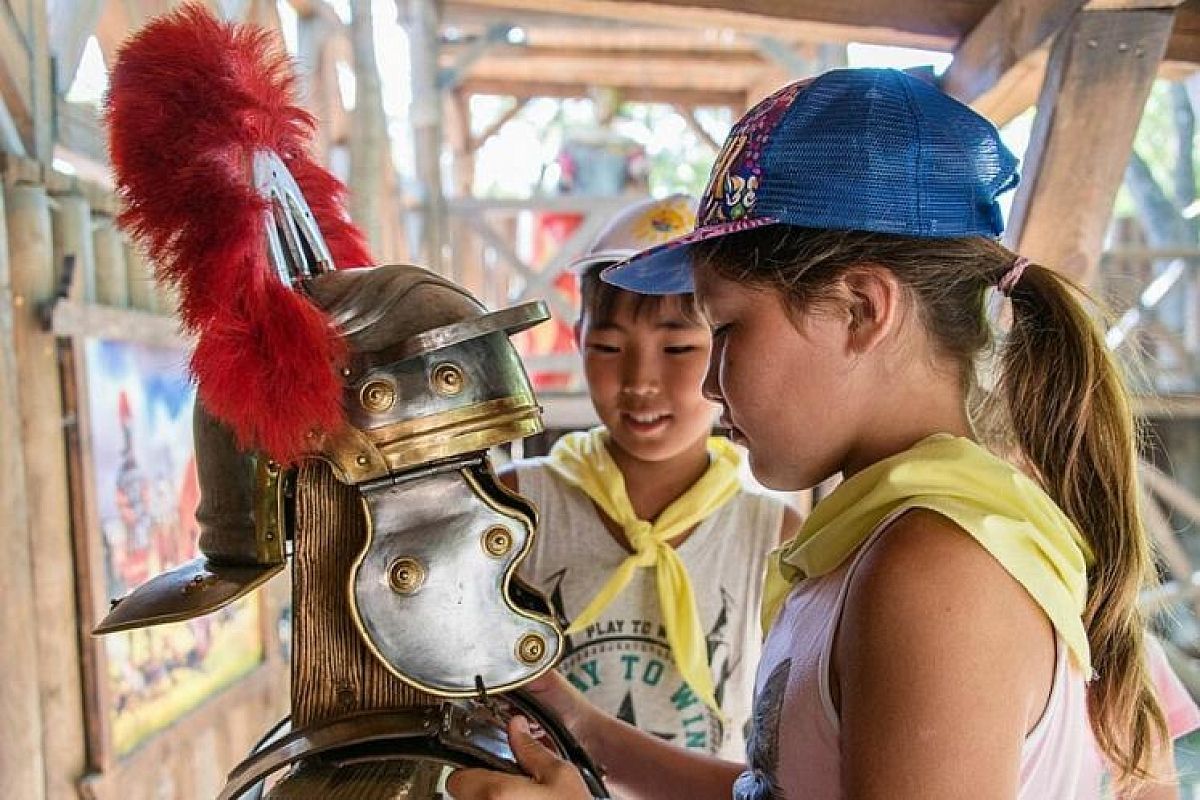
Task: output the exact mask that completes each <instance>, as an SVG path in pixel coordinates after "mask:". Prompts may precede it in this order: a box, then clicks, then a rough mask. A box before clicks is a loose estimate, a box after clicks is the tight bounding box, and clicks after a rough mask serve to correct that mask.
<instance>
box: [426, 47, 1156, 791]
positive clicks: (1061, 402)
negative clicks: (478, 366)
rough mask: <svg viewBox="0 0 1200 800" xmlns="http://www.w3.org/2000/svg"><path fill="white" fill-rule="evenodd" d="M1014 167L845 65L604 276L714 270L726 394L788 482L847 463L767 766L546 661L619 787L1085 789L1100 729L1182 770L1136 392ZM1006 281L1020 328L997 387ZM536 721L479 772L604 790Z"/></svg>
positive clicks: (1152, 767) (788, 106)
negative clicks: (709, 755)
mask: <svg viewBox="0 0 1200 800" xmlns="http://www.w3.org/2000/svg"><path fill="white" fill-rule="evenodd" d="M1016 183H1017V171H1016V159H1015V158H1014V157H1013V156H1012V154H1011V153H1009V151H1008V150H1007V149H1006V148H1005V146H1004V145H1003V144H1002V143H1001V141H1000V138H999V135H998V134H997V132H996V129H995V128H994V127H993V126H992V125H991V124H990V123H989V122H987V121H986V120H985V119H983V118H982V117H980V116H978V115H977V114H976V113H975V112H973V111H972V110H971V109H969V108H967V107H966V106H964V105H962V104H961V103H958V102H957V101H955V100H953V99H951V98H950V97H948V96H946V95H945V94H943V93H941V92H940V91H939V90H938V89H936V88H935V87H933V86H931V85H928V84H926V83H924V82H923V81H921V80H918V79H916V78H913V77H911V76H908V75H906V74H903V73H900V72H896V71H892V70H836V71H833V72H829V73H826V74H824V75H822V76H820V77H818V78H815V79H812V80H809V81H804V82H800V83H796V84H792V85H790V86H787V87H785V88H784V89H782V90H780V91H779V92H777V93H776V94H774V95H772V96H771V97H769V98H767V99H766V100H764V101H763V102H761V103H759V104H758V105H757V106H756V107H755V108H754V109H752V110H751V111H750V112H749V113H748V114H747V115H746V116H745V117H743V118H742V119H741V120H740V121H739V122H738V124H737V125H735V126H734V128H733V130H732V132H731V133H730V135H729V138H728V140H727V141H726V143H725V146H724V148H723V150H722V152H721V154H720V155H719V156H718V159H717V162H716V164H715V166H714V168H713V172H712V176H711V178H710V182H709V185H708V189H707V191H706V194H705V196H704V197H703V198H702V201H701V207H700V209H699V212H698V214H697V225H696V228H695V230H694V231H693V232H692V233H690V234H688V235H686V236H684V237H682V238H680V239H677V240H675V241H673V242H670V243H668V244H666V245H663V246H660V247H658V248H655V249H652V250H648V251H646V252H644V253H642V254H641V255H639V256H638V257H636V258H634V259H633V260H632V261H631V262H629V263H627V264H625V265H620V266H617V267H615V268H612V269H610V270H608V271H607V272H606V274H605V279H606V280H608V281H609V282H611V283H613V284H615V285H617V286H620V287H622V288H624V289H628V290H632V291H636V292H641V293H650V294H655V293H678V292H687V291H693V290H694V291H695V294H696V298H697V301H698V302H699V304H700V306H701V307H702V309H703V310H704V312H705V315H706V316H707V318H708V320H709V323H710V325H711V326H712V330H713V336H714V341H713V352H712V357H711V362H710V368H709V374H708V377H707V379H706V384H705V387H706V391H707V393H708V395H709V396H710V397H711V398H712V399H713V400H715V401H717V402H719V403H721V404H722V406H723V409H724V414H723V419H724V424H725V425H726V426H727V427H729V428H730V429H731V431H732V432H733V438H734V440H735V441H737V442H740V443H742V444H744V445H745V446H746V447H747V449H748V451H749V459H750V466H751V468H752V470H753V472H754V474H755V476H756V477H757V478H758V479H759V480H760V481H761V482H762V483H764V484H765V485H767V486H769V487H771V488H775V489H784V490H798V489H804V488H808V487H811V486H814V485H816V484H818V483H820V482H821V481H823V480H825V479H827V478H829V477H831V476H834V475H837V474H841V475H842V476H843V477H844V481H843V482H842V483H841V484H840V485H839V486H838V488H837V489H835V490H834V491H833V492H832V493H831V494H830V495H829V496H828V497H826V498H825V499H823V500H822V501H821V502H820V503H819V504H818V505H817V507H816V508H815V509H814V510H813V513H812V514H811V515H810V516H809V518H808V519H807V520H806V521H805V523H804V525H803V527H802V529H801V530H800V533H799V534H798V535H797V536H796V538H795V539H794V540H792V541H791V542H789V543H787V544H785V545H784V546H783V547H781V548H780V549H779V550H778V551H776V552H775V553H774V554H773V557H772V559H771V561H770V565H769V568H768V575H767V583H766V586H765V589H764V603H763V614H762V619H763V623H764V629H765V630H766V631H767V633H766V641H765V643H764V648H763V657H762V661H761V662H760V664H759V668H758V676H757V681H756V699H755V707H754V713H753V730H752V731H751V732H750V736H749V740H750V741H749V745H748V760H749V764H748V765H733V764H727V763H724V762H720V761H717V760H715V759H704V758H700V757H695V756H691V755H689V754H685V753H681V752H677V751H673V750H672V749H671V748H669V747H664V746H662V745H661V743H659V742H656V741H655V740H654V739H653V738H652V737H648V736H645V735H644V734H640V733H638V732H635V731H633V730H631V729H629V728H627V727H624V726H622V724H621V723H619V722H618V721H615V720H612V719H610V718H606V717H603V716H601V715H599V714H597V713H595V712H591V711H589V710H588V709H587V708H586V704H585V703H581V702H580V700H579V698H578V697H577V696H576V695H574V694H573V692H572V690H571V689H570V687H569V686H566V685H564V684H563V683H561V682H556V681H554V680H545V681H543V682H542V683H541V684H540V685H539V686H537V687H535V688H536V689H538V690H539V692H540V695H541V697H542V698H543V699H545V700H546V701H547V702H548V703H549V704H550V705H552V706H554V707H556V708H557V709H558V710H559V711H560V712H561V713H562V715H563V716H564V718H565V720H566V721H567V723H568V724H569V725H570V726H571V727H572V729H573V730H574V731H575V733H576V734H577V735H578V736H579V738H580V740H581V741H582V742H583V744H584V745H585V747H587V748H588V749H590V750H591V752H592V753H593V755H594V756H595V758H596V759H597V761H598V762H599V763H600V764H601V765H602V766H603V767H604V768H606V769H607V770H608V774H609V782H610V784H611V785H612V786H613V787H614V788H616V789H617V790H619V791H620V792H621V793H622V795H623V796H633V797H646V798H673V797H680V798H687V799H688V800H699V798H707V797H712V798H727V797H730V796H731V794H732V796H733V797H734V798H747V799H749V798H754V800H765V799H766V798H788V799H789V800H836V799H837V798H853V799H854V800H866V799H868V798H888V799H889V800H897V799H900V800H907V799H910V798H911V799H912V800H916V799H917V798H920V800H939V799H940V798H962V797H971V798H973V799H974V800H981V799H982V798H1021V799H1022V800H1048V799H1049V798H1055V799H1056V800H1057V799H1058V798H1071V799H1075V798H1078V799H1079V800H1082V799H1083V798H1092V797H1098V796H1099V792H1100V787H1099V785H1098V781H1096V780H1094V776H1093V777H1089V776H1091V775H1092V773H1091V772H1090V771H1089V770H1087V769H1085V766H1084V762H1085V758H1086V757H1087V755H1088V754H1089V753H1090V752H1091V751H1092V749H1093V748H1097V747H1098V748H1099V750H1100V751H1101V752H1102V753H1103V754H1104V756H1105V757H1106V759H1107V761H1108V763H1109V764H1110V765H1111V768H1112V769H1113V771H1114V773H1115V774H1116V776H1117V778H1118V782H1119V784H1120V785H1121V786H1123V787H1124V788H1125V789H1132V788H1137V789H1139V790H1140V789H1142V788H1147V787H1155V786H1156V785H1158V784H1159V783H1162V785H1165V781H1167V780H1168V779H1170V778H1171V777H1172V775H1171V773H1170V771H1169V770H1170V759H1169V756H1170V747H1169V733H1168V730H1167V725H1166V721H1165V719H1164V714H1163V711H1162V709H1161V708H1160V704H1159V702H1158V700H1157V698H1156V696H1155V692H1154V689H1153V687H1152V684H1151V681H1150V678H1149V673H1148V669H1147V665H1146V656H1145V649H1144V643H1143V633H1142V630H1143V621H1142V619H1141V616H1140V614H1139V613H1138V610H1137V598H1138V592H1139V589H1140V588H1141V586H1142V585H1143V584H1144V582H1145V581H1146V580H1147V578H1148V577H1149V576H1150V574H1151V572H1152V560H1151V555H1150V549H1149V546H1148V543H1147V538H1146V535H1145V533H1144V531H1143V530H1142V527H1141V523H1140V521H1139V516H1138V504H1137V488H1136V483H1135V464H1136V449H1135V436H1134V420H1133V415H1132V413H1131V411H1130V406H1129V402H1128V398H1127V396H1126V392H1125V389H1124V387H1123V386H1122V384H1121V380H1120V376H1119V374H1118V370H1117V368H1116V367H1115V365H1114V364H1113V362H1112V360H1111V357H1110V355H1109V353H1108V350H1107V349H1106V347H1105V344H1104V340H1103V336H1102V335H1101V333H1100V331H1099V330H1098V329H1097V327H1096V325H1095V323H1094V322H1093V320H1092V319H1091V317H1090V316H1089V314H1088V312H1087V310H1085V307H1084V305H1083V304H1082V303H1081V296H1080V294H1079V292H1078V291H1077V289H1076V288H1075V287H1074V286H1073V285H1072V284H1071V283H1070V282H1069V281H1068V280H1067V279H1065V278H1063V277H1062V276H1060V275H1059V274H1057V273H1056V272H1054V271H1053V270H1052V269H1050V268H1048V267H1043V266H1040V265H1037V264H1031V263H1029V262H1028V261H1027V260H1026V259H1024V258H1021V257H1019V256H1017V255H1015V254H1014V253H1012V252H1010V251H1008V250H1007V249H1005V248H1004V247H1003V246H1002V245H1001V244H999V242H998V241H997V237H998V236H999V234H1000V233H1001V231H1002V226H1003V221H1002V217H1001V213H1000V209H999V206H998V204H997V196H998V195H1000V194H1001V193H1002V192H1004V191H1006V190H1008V189H1011V188H1012V187H1013V186H1015V185H1016ZM991 290H996V291H998V292H999V293H1000V294H1001V295H1003V296H1004V297H1006V298H1007V299H1008V300H1009V301H1010V302H1011V305H1012V322H1011V327H1010V329H1009V330H1008V331H1007V332H1006V333H1005V335H1004V336H1003V339H1002V340H1001V341H1000V342H999V343H998V345H997V349H998V360H997V366H996V368H995V370H992V371H991V374H992V376H993V377H992V381H991V383H992V385H989V386H987V387H980V386H979V384H978V382H977V380H976V367H977V364H978V362H979V361H980V360H981V358H982V357H983V356H985V355H987V354H988V353H989V350H990V348H991V347H992V344H993V342H992V330H991V327H990V324H989V319H988V314H987V308H988V303H987V300H988V295H989V291H991ZM979 398H985V399H986V400H987V401H988V402H987V403H985V404H980V403H978V402H976V401H977V400H978V399H979ZM985 421H986V422H987V425H986V426H984V425H983V424H982V423H983V422H985ZM983 429H986V430H988V431H989V432H991V431H1003V432H1004V433H1005V436H1004V437H1003V439H1002V440H1000V441H998V442H997V444H999V445H1000V446H1001V447H1002V448H1003V450H1004V452H1005V453H1006V454H1008V455H1010V456H1011V457H1012V460H1013V461H1016V462H1018V463H1019V464H1020V467H1021V468H1020V469H1018V468H1016V467H1014V466H1012V465H1011V464H1010V463H1009V461H1006V460H1002V459H1001V458H998V457H996V456H995V455H993V454H992V453H990V452H989V451H988V450H987V449H985V448H984V447H983V446H982V445H981V444H979V438H980V437H979V434H978V433H977V430H983ZM511 733H512V744H513V747H514V751H515V752H516V754H517V755H518V758H519V759H520V761H521V763H522V765H523V766H524V767H525V768H526V770H527V772H528V773H529V774H530V775H531V776H532V777H531V778H521V777H515V776H501V775H497V774H493V773H486V772H481V771H471V770H468V771H463V772H459V773H457V774H455V775H454V776H452V778H451V781H450V784H449V787H450V789H451V791H452V792H453V794H454V796H455V797H457V798H459V800H470V799H471V798H477V797H487V798H552V797H553V798H575V797H584V796H586V795H585V794H581V793H580V789H579V787H580V786H582V784H581V783H579V782H578V781H577V780H576V777H575V776H574V775H573V774H572V770H571V768H570V767H568V766H566V765H564V764H563V763H562V762H558V761H557V760H555V759H554V758H553V757H552V756H550V754H549V753H548V752H547V751H544V750H543V749H541V748H540V746H539V745H537V744H536V742H534V741H533V740H532V739H531V738H530V737H529V736H528V734H527V728H525V727H524V726H523V723H522V722H520V721H515V722H514V725H513V728H512V731H511Z"/></svg>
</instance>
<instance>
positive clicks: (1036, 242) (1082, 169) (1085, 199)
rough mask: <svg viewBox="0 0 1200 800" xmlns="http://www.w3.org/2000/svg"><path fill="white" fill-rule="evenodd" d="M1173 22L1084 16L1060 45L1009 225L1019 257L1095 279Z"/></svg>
mask: <svg viewBox="0 0 1200 800" xmlns="http://www.w3.org/2000/svg"><path fill="white" fill-rule="evenodd" d="M1173 16H1174V11H1173V10H1170V9H1168V10H1151V11H1085V12H1080V13H1079V14H1077V15H1076V16H1075V19H1074V20H1073V21H1072V23H1071V25H1070V26H1069V27H1068V28H1067V29H1066V30H1065V31H1063V33H1062V34H1061V35H1060V36H1059V37H1058V39H1057V41H1056V42H1055V44H1054V47H1053V49H1052V51H1051V54H1050V64H1049V68H1048V70H1047V74H1046V80H1045V85H1044V86H1043V87H1042V92H1041V96H1040V97H1039V98H1038V113H1037V117H1036V121H1035V123H1034V130H1033V134H1032V136H1031V138H1030V144H1029V150H1028V152H1027V154H1026V157H1025V164H1026V166H1025V180H1024V182H1023V183H1022V185H1021V187H1020V189H1019V190H1018V192H1017V197H1016V200H1015V201H1014V203H1013V209H1012V214H1011V219H1010V222H1009V232H1008V236H1007V239H1008V241H1009V243H1010V244H1011V245H1012V246H1013V247H1014V249H1016V250H1017V251H1018V252H1020V253H1021V254H1023V255H1025V256H1027V257H1028V258H1030V259H1032V260H1034V261H1037V262H1039V263H1043V264H1046V265H1047V266H1052V267H1055V268H1057V269H1061V270H1062V271H1063V272H1065V273H1066V274H1068V275H1070V276H1071V277H1073V278H1075V279H1076V280H1079V281H1081V282H1083V283H1086V282H1087V281H1088V280H1089V279H1090V278H1091V276H1092V274H1093V273H1094V271H1095V267H1096V264H1097V263H1098V261H1099V257H1100V251H1101V249H1102V247H1103V243H1104V233H1105V231H1106V229H1107V227H1108V222H1109V217H1110V216H1111V214H1112V207H1113V201H1114V199H1115V197H1116V194H1117V190H1118V189H1119V188H1120V186H1121V181H1122V180H1123V178H1124V174H1125V165H1126V163H1127V162H1128V161H1129V153H1130V151H1131V148H1132V147H1133V137H1134V134H1135V133H1136V132H1137V128H1138V124H1139V122H1140V121H1141V117H1142V108H1143V106H1144V105H1145V102H1146V97H1147V96H1148V95H1149V92H1150V87H1151V85H1152V84H1153V82H1154V78H1155V75H1156V73H1157V70H1158V65H1159V62H1160V61H1161V60H1162V56H1163V53H1164V52H1165V50H1166V45H1167V39H1168V37H1169V36H1170V32H1171V24H1172V17H1173Z"/></svg>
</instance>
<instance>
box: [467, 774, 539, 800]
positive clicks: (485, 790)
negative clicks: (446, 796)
mask: <svg viewBox="0 0 1200 800" xmlns="http://www.w3.org/2000/svg"><path fill="white" fill-rule="evenodd" d="M522 790H524V791H522ZM446 791H447V792H449V793H450V796H451V797H453V798H454V800H503V798H508V799H509V800H523V798H528V797H537V795H536V794H535V792H537V788H536V787H535V786H534V785H533V784H532V783H531V782H530V780H529V779H528V778H523V777H518V776H516V775H507V774H505V773H503V772H493V771H492V770H490V769H456V770H455V771H454V772H452V773H451V774H450V777H449V778H447V779H446Z"/></svg>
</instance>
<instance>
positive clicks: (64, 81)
mask: <svg viewBox="0 0 1200 800" xmlns="http://www.w3.org/2000/svg"><path fill="white" fill-rule="evenodd" d="M103 10H104V0H48V2H47V13H49V15H50V55H51V56H53V58H54V83H55V94H57V95H58V96H60V97H61V96H63V95H65V94H66V93H67V90H68V89H70V88H71V82H72V81H73V80H75V73H76V72H78V71H79V62H80V60H82V58H83V49H84V46H85V45H86V44H87V40H88V37H89V36H91V35H92V34H93V32H94V31H95V30H96V25H97V23H99V21H100V13H101V12H102V11H103Z"/></svg>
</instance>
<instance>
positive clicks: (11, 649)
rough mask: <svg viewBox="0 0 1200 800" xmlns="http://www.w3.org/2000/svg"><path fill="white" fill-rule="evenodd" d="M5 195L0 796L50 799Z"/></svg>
mask: <svg viewBox="0 0 1200 800" xmlns="http://www.w3.org/2000/svg"><path fill="white" fill-rule="evenodd" d="M7 216H8V215H7V214H6V213H5V193H4V191H3V189H0V406H2V409H0V507H2V508H4V510H5V511H4V523H3V525H0V528H2V531H3V532H2V533H0V559H2V560H3V563H4V569H5V572H6V576H5V579H4V581H3V582H0V641H3V642H4V646H3V647H0V673H2V674H3V676H4V678H3V680H0V719H3V720H4V728H5V732H4V736H3V737H2V738H0V797H14V798H15V797H27V798H30V800H41V798H44V797H45V792H44V786H43V782H42V781H43V778H42V773H43V771H44V759H43V753H42V716H41V708H40V705H39V702H38V659H37V638H36V637H35V635H34V627H33V625H31V624H30V620H33V619H36V603H35V600H34V587H33V556H32V554H31V553H30V544H31V543H30V538H29V520H28V517H27V516H26V510H27V507H28V506H27V504H28V493H27V491H26V484H25V459H24V450H23V448H22V447H21V413H20V412H21V398H20V392H19V391H18V389H17V386H18V383H19V379H20V370H19V369H18V366H17V354H16V348H15V346H14V340H15V333H16V332H15V328H16V317H17V316H21V317H27V316H28V310H27V309H28V298H26V297H25V296H24V295H23V294H20V293H18V292H16V291H15V290H14V287H13V283H12V272H11V270H10V262H9V243H8V236H7V231H8V227H7V224H6V222H7Z"/></svg>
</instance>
